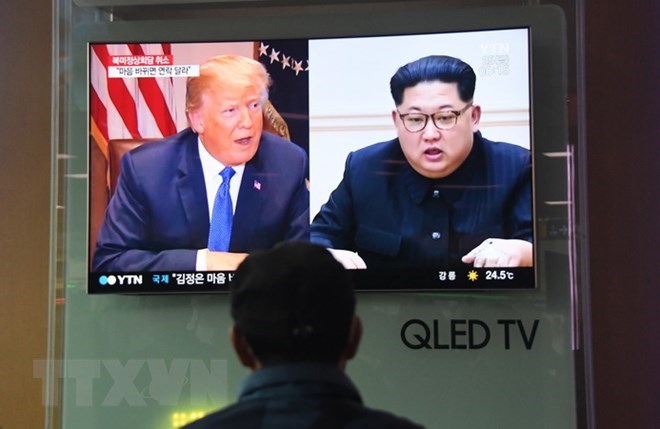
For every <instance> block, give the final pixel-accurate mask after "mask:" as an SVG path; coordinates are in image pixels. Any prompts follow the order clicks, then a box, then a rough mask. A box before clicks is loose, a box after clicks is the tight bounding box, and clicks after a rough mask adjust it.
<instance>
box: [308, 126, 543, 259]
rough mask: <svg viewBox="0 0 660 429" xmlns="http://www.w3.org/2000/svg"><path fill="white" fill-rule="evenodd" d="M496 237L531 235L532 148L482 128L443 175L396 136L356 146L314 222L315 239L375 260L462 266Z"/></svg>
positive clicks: (527, 238) (530, 236) (327, 245)
mask: <svg viewBox="0 0 660 429" xmlns="http://www.w3.org/2000/svg"><path fill="white" fill-rule="evenodd" d="M491 237H496V238H519V239H523V240H528V241H532V190H531V163H530V153H529V151H528V150H527V149H524V148H521V147H519V146H515V145H511V144H508V143H495V142H491V141H489V140H486V139H484V138H482V137H481V134H480V133H475V135H474V144H473V148H472V151H471V152H470V154H469V156H468V158H467V159H466V160H465V161H464V162H463V164H462V165H461V166H460V167H459V168H458V169H457V170H456V171H455V172H454V173H452V174H451V175H450V176H449V177H446V178H444V179H437V180H430V179H427V178H424V177H422V176H421V175H419V174H418V173H417V172H415V170H413V168H412V167H411V166H410V165H409V164H408V162H407V161H406V159H405V157H404V155H403V152H402V151H401V148H400V145H399V142H398V140H391V141H389V142H384V143H378V144H375V145H372V146H368V147H366V148H363V149H360V150H358V151H355V152H352V153H351V154H349V156H348V158H347V160H346V166H345V170H344V177H343V179H342V181H341V183H340V184H339V186H338V187H337V189H335V190H334V191H333V192H332V194H331V195H330V198H329V200H328V202H327V203H326V204H325V205H323V207H321V210H320V212H319V213H318V215H316V217H315V218H314V221H313V222H312V228H311V240H312V242H315V243H318V244H321V245H323V246H326V247H332V248H336V249H347V250H352V251H356V252H358V254H359V255H360V256H361V257H362V258H363V259H364V260H365V262H366V264H367V267H370V268H373V267H389V268H396V267H400V268H408V267H450V266H457V267H458V266H464V264H463V263H462V262H461V261H460V258H461V257H462V256H463V255H465V254H466V253H468V252H469V251H470V250H472V249H473V248H474V247H476V246H477V245H479V244H480V243H481V242H482V241H483V240H485V239H487V238H491Z"/></svg>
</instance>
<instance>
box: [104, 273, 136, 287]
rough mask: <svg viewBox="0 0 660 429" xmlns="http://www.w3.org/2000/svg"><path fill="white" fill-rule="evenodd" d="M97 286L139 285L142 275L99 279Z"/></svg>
mask: <svg viewBox="0 0 660 429" xmlns="http://www.w3.org/2000/svg"><path fill="white" fill-rule="evenodd" d="M99 284H100V285H101V286H114V285H116V284H120V285H141V284H142V274H122V275H116V276H115V275H112V274H111V275H109V276H101V277H99Z"/></svg>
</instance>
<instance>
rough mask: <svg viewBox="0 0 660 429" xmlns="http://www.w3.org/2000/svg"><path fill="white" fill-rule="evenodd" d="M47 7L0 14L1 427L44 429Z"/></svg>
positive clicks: (38, 2)
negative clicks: (39, 362) (38, 369)
mask: <svg viewBox="0 0 660 429" xmlns="http://www.w3.org/2000/svg"><path fill="white" fill-rule="evenodd" d="M51 10H52V5H51V1H50V0H31V1H29V2H26V1H22V0H3V2H2V13H0V124H1V126H0V128H1V129H2V134H3V135H2V138H1V139H0V204H1V207H2V213H1V215H0V219H1V220H0V428H2V429H26V428H41V427H43V425H44V408H43V406H42V401H41V392H42V390H41V381H40V380H39V379H38V378H34V377H33V375H32V368H33V361H34V360H35V359H44V358H45V357H46V347H47V332H48V323H47V322H48V262H49V256H48V255H49V235H50V228H49V222H50V212H49V211H50V186H51V185H50V183H51V180H50V177H51V156H50V152H51V144H50V112H51V48H52V45H51V28H52V26H51V16H52V14H51Z"/></svg>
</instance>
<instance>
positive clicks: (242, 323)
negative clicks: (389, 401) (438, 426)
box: [185, 242, 422, 429]
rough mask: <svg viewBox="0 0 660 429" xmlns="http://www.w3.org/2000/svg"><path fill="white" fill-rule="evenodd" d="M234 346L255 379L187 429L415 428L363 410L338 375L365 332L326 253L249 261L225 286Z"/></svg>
mask: <svg viewBox="0 0 660 429" xmlns="http://www.w3.org/2000/svg"><path fill="white" fill-rule="evenodd" d="M231 315H232V319H233V320H234V325H233V326H232V328H231V330H230V338H231V344H232V346H233V348H234V350H235V351H236V354H237V355H238V358H239V359H240V361H241V363H242V364H243V365H245V366H246V367H248V368H249V369H250V370H251V371H252V373H251V374H250V375H249V376H248V377H247V378H246V379H245V380H244V382H243V383H242V385H241V388H240V391H239V393H238V401H237V402H236V403H235V404H232V405H229V406H226V407H224V408H223V409H221V410H219V411H217V412H214V413H211V414H209V415H207V416H205V417H203V418H202V419H200V420H198V421H196V422H193V423H191V424H189V425H188V426H185V428H186V429H214V428H232V429H269V428H294V429H349V428H350V429H367V428H390V429H422V426H420V425H418V424H416V423H413V422H411V421H409V420H407V419H404V418H401V417H398V416H395V415H393V414H391V413H388V412H384V411H380V410H375V409H372V408H368V407H366V406H365V405H364V404H363V402H362V398H361V397H360V393H359V391H358V389H357V388H356V387H355V385H354V384H353V382H352V381H351V380H350V379H349V378H348V377H347V375H346V374H345V369H346V365H347V363H348V361H349V360H350V359H352V358H353V357H354V356H355V354H356V353H357V349H358V345H359V343H360V339H361V335H362V324H361V322H360V319H359V318H358V316H357V315H356V314H355V292H354V290H353V284H352V282H351V279H350V277H349V276H348V273H347V272H346V270H345V269H344V268H343V267H342V266H341V264H339V263H338V262H337V261H336V260H335V259H334V258H333V257H332V256H331V255H330V253H329V252H328V251H327V250H326V249H324V248H323V247H320V246H316V245H313V244H310V243H304V242H290V243H282V244H280V245H278V246H276V247H275V248H273V249H271V250H268V251H263V252H254V253H252V254H250V256H248V258H247V259H246V260H245V261H244V262H243V263H242V264H241V265H240V266H239V267H238V270H237V271H236V276H235V277H234V280H233V281H232V284H231Z"/></svg>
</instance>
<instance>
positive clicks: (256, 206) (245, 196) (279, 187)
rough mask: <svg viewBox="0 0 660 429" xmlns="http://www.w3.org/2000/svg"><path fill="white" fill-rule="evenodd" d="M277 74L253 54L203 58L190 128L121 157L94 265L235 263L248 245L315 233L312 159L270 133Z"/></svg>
mask: <svg viewBox="0 0 660 429" xmlns="http://www.w3.org/2000/svg"><path fill="white" fill-rule="evenodd" d="M269 79H270V78H269V76H268V74H267V72H266V70H265V68H264V67H263V66H262V65H261V64H260V63H259V62H257V61H254V60H252V59H248V58H245V57H240V56H234V55H223V56H219V57H214V58H211V59H210V60H208V61H207V62H205V63H204V64H202V66H201V67H200V75H199V76H197V77H194V78H190V79H189V80H188V84H187V92H186V112H187V115H188V121H189V123H190V128H188V129H185V130H183V131H182V132H180V133H179V134H177V135H175V136H172V137H169V138H167V139H165V140H163V141H159V142H153V143H147V144H144V145H142V146H141V147H139V148H137V149H135V150H133V151H131V152H129V153H127V154H126V155H125V156H124V157H123V159H122V161H121V174H120V176H119V180H118V184H117V190H116V192H115V194H114V195H113V197H112V199H111V201H110V203H109V206H108V209H107V211H106V216H105V219H104V222H103V225H102V227H101V229H100V231H99V234H98V239H97V244H96V249H95V252H94V258H93V264H92V265H93V269H94V270H96V271H115V270H119V271H144V270H149V271H163V270H233V269H235V268H236V267H237V266H238V264H239V263H240V262H241V261H242V260H243V259H244V258H245V256H246V253H247V252H248V251H251V250H255V249H265V248H269V247H271V246H273V245H274V244H275V243H277V242H279V241H282V240H306V239H308V237H309V191H308V189H307V186H306V171H307V162H308V161H307V156H306V154H305V152H304V151H303V150H302V149H301V148H299V147H298V146H296V145H295V144H293V143H291V142H289V141H286V140H284V139H282V138H280V137H278V136H275V135H273V134H269V133H267V132H263V111H262V109H263V105H264V103H265V102H266V100H267V97H268V85H269V83H270V81H269ZM225 173H227V175H226V176H225Z"/></svg>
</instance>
